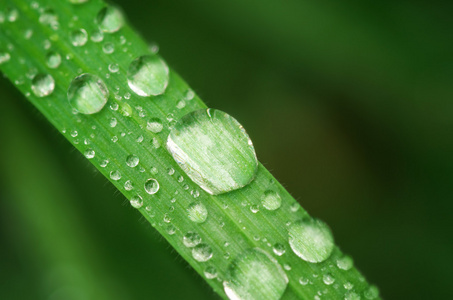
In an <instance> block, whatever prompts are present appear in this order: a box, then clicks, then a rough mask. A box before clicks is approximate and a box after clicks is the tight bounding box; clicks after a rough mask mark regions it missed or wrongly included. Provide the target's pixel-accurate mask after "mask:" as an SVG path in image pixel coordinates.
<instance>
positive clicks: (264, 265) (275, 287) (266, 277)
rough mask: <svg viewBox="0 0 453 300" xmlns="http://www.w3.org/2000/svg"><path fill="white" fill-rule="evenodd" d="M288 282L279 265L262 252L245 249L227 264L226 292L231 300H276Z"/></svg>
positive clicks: (257, 249)
mask: <svg viewBox="0 0 453 300" xmlns="http://www.w3.org/2000/svg"><path fill="white" fill-rule="evenodd" d="M287 285H288V277H287V276H286V274H285V272H284V271H283V269H282V267H281V266H280V265H279V264H278V263H277V261H276V260H275V259H273V258H272V257H271V256H270V255H269V254H267V253H266V252H265V251H263V250H261V249H259V248H255V249H249V250H246V251H244V252H243V253H242V254H240V255H239V256H238V257H237V258H236V259H235V260H234V261H233V262H232V263H231V264H230V266H229V268H228V275H227V280H226V281H224V282H223V286H224V289H225V293H226V294H227V296H228V298H229V299H231V300H249V299H250V300H253V299H260V300H261V299H263V300H277V299H280V298H281V297H282V295H283V293H284V292H285V289H286V286H287Z"/></svg>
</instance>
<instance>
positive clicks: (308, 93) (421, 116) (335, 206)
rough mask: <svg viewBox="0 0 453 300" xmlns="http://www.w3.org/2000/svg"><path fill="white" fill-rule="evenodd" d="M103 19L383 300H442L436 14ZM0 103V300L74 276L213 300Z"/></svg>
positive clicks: (443, 24) (20, 114)
mask: <svg viewBox="0 0 453 300" xmlns="http://www.w3.org/2000/svg"><path fill="white" fill-rule="evenodd" d="M116 2H117V3H118V4H119V5H120V6H121V7H123V9H124V11H125V12H126V14H127V16H128V18H129V20H130V22H131V23H132V24H133V25H134V26H135V27H136V28H137V29H138V30H139V31H140V32H141V33H142V34H143V36H144V37H145V38H146V39H147V40H148V41H150V42H151V41H156V42H157V43H158V44H159V46H160V53H161V54H162V55H163V57H164V58H165V59H166V60H167V62H168V63H169V65H170V66H171V67H172V68H173V69H174V70H175V71H177V72H178V73H179V74H180V75H182V77H183V78H185V79H186V81H187V82H188V83H189V84H190V85H191V86H192V87H193V89H194V90H195V91H196V92H197V93H198V94H199V95H200V96H201V98H202V99H204V101H206V103H208V105H209V106H210V107H214V108H218V109H221V110H224V111H226V112H228V113H229V114H231V115H233V116H235V117H236V118H237V119H238V120H239V121H240V122H241V123H242V124H243V125H244V127H245V128H246V129H247V131H248V133H249V134H250V136H251V137H252V139H253V141H254V144H255V147H256V149H257V154H258V157H259V159H260V160H261V162H263V163H264V164H265V166H267V167H268V168H269V169H270V170H271V171H272V172H273V174H274V175H275V176H276V177H277V179H278V180H280V181H281V182H282V183H283V184H284V185H285V186H286V187H287V189H288V190H289V191H290V192H291V193H292V194H293V195H294V197H296V198H297V199H298V200H299V201H300V203H301V204H302V206H303V207H304V208H306V209H307V210H308V211H309V212H310V213H311V214H312V215H313V216H316V217H319V218H321V219H323V220H325V221H326V222H327V223H328V224H329V225H330V226H331V227H332V229H333V232H334V235H335V238H336V241H337V243H338V244H339V245H340V247H341V248H342V249H343V250H344V251H345V252H346V253H349V254H351V255H352V256H353V257H354V260H355V263H356V265H357V266H358V268H359V269H360V270H361V271H363V273H364V274H365V276H366V277H367V278H368V279H369V281H371V282H373V283H375V284H377V285H378V286H379V288H380V290H381V294H382V296H383V297H384V298H386V299H453V292H452V289H451V282H452V279H453V277H452V275H451V270H452V269H453V259H452V254H453V241H452V234H451V232H452V229H453V226H452V222H451V212H452V209H453V205H452V203H453V201H452V200H453V185H452V183H453V157H452V156H453V118H452V116H453V34H452V33H453V18H452V15H453V7H452V4H451V2H449V1H437V0H434V1H414V0H412V1H409V0H407V1H395V0H394V1H390V0H385V1H363V0H361V1H358V0H357V1H354V0H343V1H333V0H331V1H307V0H285V1H271V0H260V1H258V0H256V1H253V0H240V1H239V0H228V1H227V0H215V1H212V0H193V1H187V0H176V1H169V0H157V1H143V0H127V1H126V0H121V1H116ZM0 90H1V99H2V101H1V102H2V109H1V111H0V125H1V126H0V143H1V145H2V146H1V148H0V149H1V151H2V155H0V163H1V165H0V166H1V170H2V171H1V174H0V180H1V181H0V198H1V199H0V238H1V247H0V298H1V299H53V300H54V299H84V297H83V291H80V290H78V288H80V289H83V288H81V287H80V286H78V285H77V284H78V282H79V281H77V280H78V279H77V278H78V277H77V276H79V275H80V274H84V273H83V272H84V271H83V268H82V267H80V264H79V263H80V262H85V266H84V268H86V270H85V272H87V270H88V272H89V273H91V271H90V270H91V268H93V270H94V271H93V272H92V273H93V274H100V275H99V276H95V275H93V278H92V279H90V280H89V281H88V282H89V283H90V284H91V285H93V286H97V287H98V288H100V287H102V288H101V289H102V290H105V296H104V298H105V299H111V297H110V296H108V295H115V296H116V297H117V298H119V299H212V298H214V299H215V298H216V296H215V295H214V294H213V293H212V292H211V290H210V288H209V287H208V285H207V284H206V283H204V282H203V280H201V279H200V278H199V277H198V275H196V274H195V273H194V272H193V271H192V270H191V269H190V268H189V267H188V266H187V265H186V263H185V262H183V261H182V260H181V259H180V258H178V256H177V254H175V253H174V251H172V250H171V249H169V246H168V244H167V243H166V242H165V241H163V240H162V239H161V238H160V236H159V235H158V234H157V233H156V232H155V231H154V230H153V229H152V228H151V227H150V226H149V225H148V224H146V223H145V222H144V221H143V220H142V219H140V216H139V214H138V213H137V212H136V211H135V210H134V209H132V208H130V207H129V205H128V204H127V202H126V201H125V199H124V197H123V196H122V195H120V194H118V192H116V191H115V190H114V188H113V187H112V186H111V185H110V184H109V183H108V182H107V180H106V179H104V178H102V177H101V176H100V175H99V174H97V172H96V171H95V170H94V168H93V167H91V166H90V165H89V163H88V162H87V161H86V160H85V159H84V158H83V157H82V155H81V154H79V153H76V152H75V151H74V150H73V149H72V147H71V146H70V145H69V143H68V142H66V141H64V140H63V138H62V137H61V136H60V135H59V134H58V132H56V131H55V130H54V129H52V128H51V126H50V125H49V124H48V123H47V122H46V121H45V120H44V119H43V117H42V116H40V115H39V113H38V112H36V111H35V110H34V109H33V108H32V107H31V105H30V104H28V103H27V102H26V100H25V99H24V97H23V96H21V95H20V94H19V93H18V92H16V91H15V90H14V88H13V87H12V85H11V84H10V83H8V82H7V81H6V80H4V79H2V80H0ZM62 236H67V237H66V238H65V239H63V240H62V239H61V237H62ZM66 239H67V240H66ZM65 245H66V246H65ZM68 245H74V246H73V247H72V246H71V247H70V249H71V251H69V252H71V254H68V253H67V252H68V251H67V249H66V248H67V247H68ZM65 247H66V248H65ZM68 262H69V264H71V263H72V264H73V265H72V266H71V267H68V268H69V269H71V270H70V271H61V272H62V273H61V274H68V273H70V274H73V273H77V272H80V274H79V273H77V274H79V275H77V274H76V275H62V276H59V275H55V274H60V273H58V272H60V271H55V270H60V269H61V268H63V269H64V267H62V266H66V265H67V264H68ZM79 269H82V271H81V270H79ZM56 278H57V279H56ZM73 278H75V279H74V280H72V279H73ZM81 282H84V281H83V280H81ZM82 286H83V284H82ZM85 286H86V283H85ZM88 286H89V284H88ZM75 291H76V292H75Z"/></svg>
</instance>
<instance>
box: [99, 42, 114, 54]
mask: <svg viewBox="0 0 453 300" xmlns="http://www.w3.org/2000/svg"><path fill="white" fill-rule="evenodd" d="M102 51H103V52H104V53H105V54H112V53H113V52H115V45H114V44H113V43H105V44H104V45H103V46H102Z"/></svg>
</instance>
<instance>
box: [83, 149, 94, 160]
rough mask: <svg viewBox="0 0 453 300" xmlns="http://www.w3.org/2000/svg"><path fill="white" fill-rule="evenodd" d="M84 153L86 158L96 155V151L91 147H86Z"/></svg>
mask: <svg viewBox="0 0 453 300" xmlns="http://www.w3.org/2000/svg"><path fill="white" fill-rule="evenodd" d="M84 154H85V157H86V158H88V159H92V158H93V157H94V156H95V155H96V152H94V150H93V149H87V150H85V153H84Z"/></svg>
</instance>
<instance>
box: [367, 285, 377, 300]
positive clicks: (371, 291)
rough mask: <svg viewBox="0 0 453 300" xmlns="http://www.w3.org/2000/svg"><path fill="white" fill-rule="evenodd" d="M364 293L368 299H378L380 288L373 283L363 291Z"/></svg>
mask: <svg viewBox="0 0 453 300" xmlns="http://www.w3.org/2000/svg"><path fill="white" fill-rule="evenodd" d="M363 295H364V296H365V298H366V299H370V300H372V299H376V298H377V297H379V289H378V288H377V287H376V286H374V285H372V286H370V287H369V288H368V289H367V290H366V291H365V292H364V293H363Z"/></svg>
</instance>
